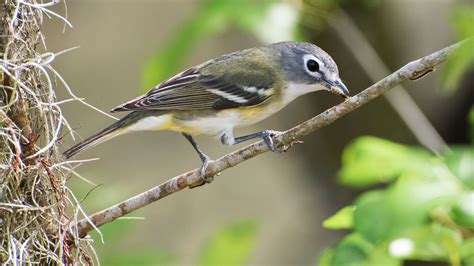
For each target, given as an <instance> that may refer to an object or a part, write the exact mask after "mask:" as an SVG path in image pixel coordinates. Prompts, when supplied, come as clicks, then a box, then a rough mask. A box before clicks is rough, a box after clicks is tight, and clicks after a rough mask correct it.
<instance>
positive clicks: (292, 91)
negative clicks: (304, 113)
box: [283, 83, 326, 105]
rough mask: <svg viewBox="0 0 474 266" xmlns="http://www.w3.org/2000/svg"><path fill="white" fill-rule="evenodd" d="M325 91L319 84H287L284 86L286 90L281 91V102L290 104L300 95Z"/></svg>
mask: <svg viewBox="0 0 474 266" xmlns="http://www.w3.org/2000/svg"><path fill="white" fill-rule="evenodd" d="M320 90H326V87H324V86H323V85H321V84H311V85H308V84H297V83H289V84H288V85H287V86H286V89H285V90H284V91H283V102H284V103H285V105H286V104H288V103H290V102H291V101H293V100H294V99H296V98H298V97H299V96H301V95H305V94H307V93H310V92H314V91H320Z"/></svg>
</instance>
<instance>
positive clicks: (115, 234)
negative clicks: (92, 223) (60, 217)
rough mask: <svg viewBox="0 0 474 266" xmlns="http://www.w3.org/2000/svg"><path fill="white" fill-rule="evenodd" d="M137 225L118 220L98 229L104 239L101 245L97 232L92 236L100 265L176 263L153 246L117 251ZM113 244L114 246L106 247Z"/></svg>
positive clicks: (163, 251) (169, 255) (165, 252)
mask: <svg viewBox="0 0 474 266" xmlns="http://www.w3.org/2000/svg"><path fill="white" fill-rule="evenodd" d="M136 225H137V223H134V222H132V221H130V220H118V221H115V222H113V223H109V224H105V225H103V226H102V227H101V228H100V232H101V233H102V235H103V237H104V242H105V243H103V244H102V245H100V244H99V243H101V239H100V237H99V234H98V233H97V232H94V233H93V234H92V236H93V238H94V242H95V243H97V244H96V245H95V247H96V249H97V254H99V258H100V259H101V265H105V266H107V265H110V266H112V265H113V266H118V265H124V266H125V265H170V264H172V263H174V262H175V261H176V259H175V257H174V256H173V255H172V254H171V253H169V252H167V251H165V250H164V249H161V248H159V247H153V246H140V247H135V248H131V249H130V248H129V249H123V250H118V248H117V247H118V246H120V245H118V244H117V243H120V242H127V241H128V240H129V239H130V237H132V236H133V234H134V229H135V226H136ZM107 243H114V245H107Z"/></svg>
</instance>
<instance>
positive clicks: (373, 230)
mask: <svg viewBox="0 0 474 266" xmlns="http://www.w3.org/2000/svg"><path fill="white" fill-rule="evenodd" d="M355 206H356V208H355V210H354V230H355V231H356V232H358V233H360V234H361V235H362V236H363V237H364V238H365V239H367V240H368V241H370V242H371V243H378V242H380V241H381V240H383V239H386V238H388V237H389V236H390V235H391V234H392V231H393V229H394V226H396V224H394V215H395V214H394V213H393V212H392V210H390V208H389V207H388V203H387V200H386V192H385V191H380V190H377V191H370V192H367V193H364V194H363V195H362V196H360V197H359V198H358V199H357V201H356V203H355Z"/></svg>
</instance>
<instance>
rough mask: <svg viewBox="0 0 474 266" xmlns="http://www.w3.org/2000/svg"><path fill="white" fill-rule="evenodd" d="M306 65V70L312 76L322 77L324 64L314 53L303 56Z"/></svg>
mask: <svg viewBox="0 0 474 266" xmlns="http://www.w3.org/2000/svg"><path fill="white" fill-rule="evenodd" d="M303 61H304V67H305V70H306V72H308V74H310V75H311V76H315V77H320V75H321V74H322V73H321V72H322V71H323V70H324V64H323V62H321V60H319V59H318V58H316V57H315V56H314V55H312V54H306V55H304V56H303Z"/></svg>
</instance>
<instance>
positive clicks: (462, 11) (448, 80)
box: [441, 5, 474, 92]
mask: <svg viewBox="0 0 474 266" xmlns="http://www.w3.org/2000/svg"><path fill="white" fill-rule="evenodd" d="M453 22H454V23H453V24H454V30H455V34H456V39H457V40H458V41H461V40H464V39H468V38H473V37H474V6H473V5H464V6H459V7H458V8H456V9H455V10H454V14H453ZM473 66H474V40H473V39H471V40H469V43H468V44H467V45H464V46H462V47H461V48H459V49H457V50H456V51H455V52H454V53H453V55H452V56H451V57H450V58H448V60H447V61H446V63H445V67H444V72H443V75H442V76H441V78H442V82H443V85H444V88H445V89H446V91H449V92H451V91H454V90H455V89H456V88H457V87H458V85H459V82H460V81H461V78H462V76H463V74H464V73H465V72H466V71H467V70H468V69H470V68H472V67H473Z"/></svg>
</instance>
